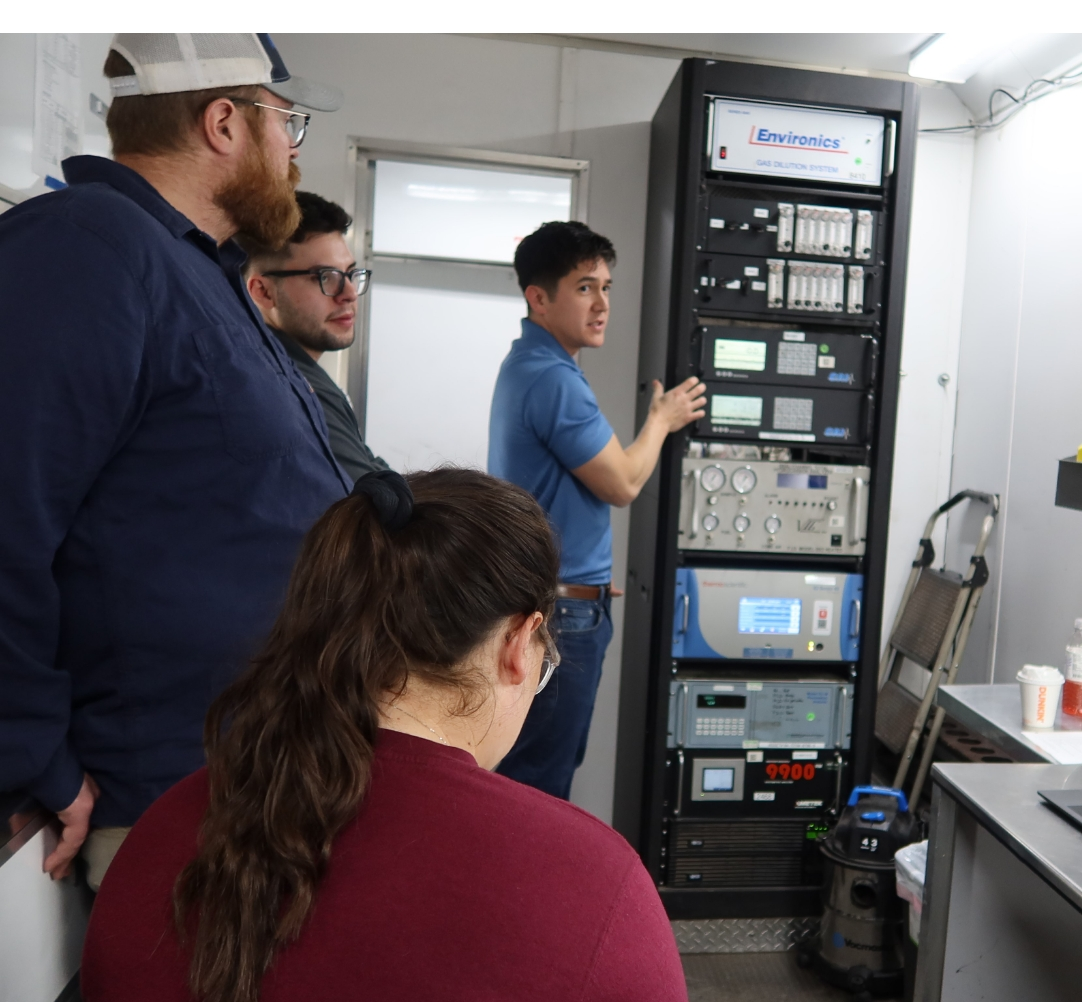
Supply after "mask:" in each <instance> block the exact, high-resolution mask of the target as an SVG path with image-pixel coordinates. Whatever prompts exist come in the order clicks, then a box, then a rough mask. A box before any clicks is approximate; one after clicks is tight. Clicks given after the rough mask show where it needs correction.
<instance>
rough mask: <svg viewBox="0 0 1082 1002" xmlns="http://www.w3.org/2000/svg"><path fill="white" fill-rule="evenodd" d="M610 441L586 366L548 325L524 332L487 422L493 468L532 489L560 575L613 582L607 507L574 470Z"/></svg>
mask: <svg viewBox="0 0 1082 1002" xmlns="http://www.w3.org/2000/svg"><path fill="white" fill-rule="evenodd" d="M610 438H612V426H611V425H610V424H609V422H608V421H606V420H605V415H604V414H602V413H601V409H600V408H599V407H598V406H597V398H596V397H595V396H594V391H593V390H592V389H591V388H590V384H589V383H588V382H587V381H586V376H585V375H583V372H582V369H580V368H579V367H578V364H577V363H576V362H575V360H574V359H573V358H572V357H571V356H570V355H569V354H568V353H567V351H565V350H564V348H563V347H562V345H561V344H560V342H559V341H557V340H556V338H554V337H553V336H552V335H551V334H550V333H549V332H548V331H547V330H545V328H544V327H540V326H539V325H537V324H535V323H534V322H533V321H532V320H523V321H522V337H520V338H519V339H518V340H517V341H514V342H513V343H512V344H511V352H510V354H509V355H508V356H507V358H505V359H504V360H503V364H502V365H501V366H500V374H499V376H497V378H496V389H495V390H494V391H493V394H492V411H491V413H490V416H489V424H488V472H489V473H491V474H492V475H493V476H494V477H500V478H502V479H503V480H510V481H511V483H513V484H518V486H519V487H522V488H524V489H525V490H527V491H529V492H530V493H531V494H532V495H533V496H534V497H535V498H536V499H537V502H538V504H540V505H541V507H542V508H544V509H545V512H546V514H547V515H548V517H549V522H550V523H551V524H552V527H553V529H554V530H555V531H556V535H557V537H558V539H559V541H560V580H561V581H566V582H570V583H574V584H591V585H594V584H608V583H609V582H610V581H611V580H612V525H611V521H610V517H609V516H610V511H609V506H608V504H606V503H605V502H604V501H602V500H601V499H600V498H599V497H598V496H597V495H596V494H594V493H593V491H591V490H590V488H589V487H587V486H586V485H585V484H584V483H583V482H582V481H581V480H579V479H578V477H576V476H575V475H574V474H573V473H572V472H571V471H572V470H574V469H577V468H578V467H580V466H582V465H583V463H587V462H589V461H590V460H591V459H593V458H594V456H596V455H597V454H598V453H599V452H600V451H601V450H602V449H604V448H605V446H606V445H607V444H608V442H609V439H610Z"/></svg>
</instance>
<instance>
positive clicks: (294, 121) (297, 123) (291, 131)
mask: <svg viewBox="0 0 1082 1002" xmlns="http://www.w3.org/2000/svg"><path fill="white" fill-rule="evenodd" d="M229 100H230V101H232V102H233V103H234V104H250V105H251V106H252V107H253V108H266V109H268V110H269V111H277V112H279V113H280V114H282V115H288V116H289V117H288V118H287V119H286V122H285V126H286V135H287V136H289V148H290V149H293V150H295V149H296V148H297V147H298V146H300V144H301V143H303V142H304V134H305V133H306V132H307V131H308V123H309V122H310V121H311V120H312V116H311V115H309V114H308V112H306V111H293V110H291V109H290V108H279V107H277V106H276V105H273V104H263V103H262V102H261V101H249V100H248V99H247V98H246V97H231V98H230V99H229Z"/></svg>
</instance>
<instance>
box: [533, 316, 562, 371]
mask: <svg viewBox="0 0 1082 1002" xmlns="http://www.w3.org/2000/svg"><path fill="white" fill-rule="evenodd" d="M522 343H523V346H524V347H528V348H543V349H546V350H547V351H550V352H552V354H553V355H556V356H557V357H559V358H566V359H567V360H568V361H569V362H571V363H572V364H574V363H575V360H574V359H573V358H572V357H571V353H570V352H569V351H568V350H567V349H566V348H565V347H564V346H563V345H562V344H560V342H559V341H557V340H556V338H554V337H553V336H552V335H551V334H550V333H549V332H548V331H547V330H545V328H544V327H542V326H541V325H540V324H535V323H534V322H533V321H532V320H530V319H529V318H528V317H523V318H522Z"/></svg>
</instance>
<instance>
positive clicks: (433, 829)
mask: <svg viewBox="0 0 1082 1002" xmlns="http://www.w3.org/2000/svg"><path fill="white" fill-rule="evenodd" d="M206 806H207V779H206V773H205V771H202V770H201V771H200V772H197V773H195V774H194V775H193V776H189V777H188V778H187V779H185V780H183V781H182V782H180V783H178V784H177V785H176V786H174V787H173V788H172V789H171V790H169V791H168V792H167V793H166V794H164V795H163V796H162V797H161V798H160V799H159V800H158V801H156V802H155V803H154V805H153V806H152V807H151V808H150V809H149V810H148V811H147V812H146V814H145V815H144V816H143V817H142V819H141V820H140V821H139V823H138V824H137V825H136V826H135V828H134V829H133V830H132V832H131V834H130V835H129V836H128V838H127V840H126V841H125V842H124V845H123V846H122V847H121V849H120V852H119V853H118V854H117V857H116V859H115V860H114V862H113V864H112V866H111V867H110V868H109V872H108V874H107V875H106V877H105V880H104V882H103V884H102V888H101V893H100V894H99V895H98V898H97V901H96V902H95V904H94V911H93V914H92V915H91V919H90V928H89V931H88V933H87V938H86V947H85V950H84V953H83V968H82V975H81V983H82V994H83V998H84V999H85V1000H86V1002H129V1000H130V1002H136V1000H138V1002H146V1000H147V999H154V1000H155V1002H189V1000H190V998H191V996H190V995H189V993H188V990H187V969H188V956H187V955H186V954H185V953H184V952H183V951H182V950H181V949H180V947H179V946H178V942H177V938H176V933H175V931H174V927H173V922H172V917H171V898H170V895H171V893H172V888H173V882H174V881H175V880H176V877H177V874H178V873H179V872H180V870H181V869H182V868H183V866H184V865H185V864H186V863H187V862H188V861H189V860H190V859H191V858H192V857H193V856H194V854H195V845H196V832H197V830H198V826H199V823H200V820H201V819H202V816H203V813H204V811H205V810H206ZM261 999H262V1002H279V1000H286V999H288V1000H290V1002H301V1000H307V999H311V1000H313V1002H314V1000H320V1002H324V1000H326V999H365V1000H369V999H371V1000H379V1002H390V1000H396V999H400V1000H403V1002H417V1000H418V999H425V1000H430V1002H444V1000H447V1002H451V1000H461V1002H487V1000H491V1002H497V1000H499V1002H511V1000H514V1002H529V1000H534V999H536V1000H539V1002H540V1000H545V1002H553V1000H556V999H559V1000H561V1002H564V1000H576V1002H597V1000H602V999H604V1000H614V1002H615V1000H620V1002H636V1000H641V1002H675V1000H680V1002H684V1000H686V999H687V990H686V988H685V985H684V976H683V972H682V971H681V967H680V958H679V956H678V954H677V952H676V944H675V943H674V941H673V936H672V930H671V928H670V926H669V923H668V921H667V919H666V917H665V912H664V910H663V908H662V906H661V902H660V900H659V899H658V895H657V891H656V890H655V889H654V886H653V884H652V883H651V881H650V878H649V876H648V875H647V873H646V871H645V870H644V869H643V866H642V864H641V863H640V861H639V858H638V856H636V855H635V853H634V852H633V851H632V849H631V847H630V846H629V845H628V844H627V843H626V842H625V841H624V840H623V839H622V838H621V837H620V836H619V835H617V834H616V832H614V831H613V830H612V829H611V828H609V827H607V826H606V825H604V824H602V823H601V822H600V821H598V820H597V819H596V818H594V817H592V816H591V815H589V814H587V813H586V812H585V811H581V810H579V809H578V808H577V807H573V806H572V805H570V804H567V803H565V802H563V801H561V800H556V799H555V798H554V797H550V796H548V795H547V794H544V793H541V792H539V791H538V790H534V789H532V788H531V787H528V786H523V785H521V784H519V783H516V782H514V781H513V780H510V779H506V778H505V777H503V776H499V775H496V774H495V773H491V772H488V771H486V770H485V769H482V768H480V767H479V766H478V765H477V763H476V762H475V761H474V760H473V757H472V756H471V755H469V754H468V753H467V752H464V751H460V750H459V749H457V748H447V747H444V746H443V745H439V744H436V743H435V742H433V741H426V740H424V739H423V738H416V737H411V736H410V735H407V734H401V733H398V732H395V731H380V740H379V745H378V748H377V752H376V760H375V764H374V767H373V775H372V784H371V786H370V787H369V790H368V792H367V794H366V795H365V798H364V802H363V803H362V805H361V808H360V811H359V812H358V815H357V819H356V820H355V821H353V822H351V823H350V824H349V825H348V826H347V827H346V828H345V829H344V830H343V831H342V833H341V835H339V837H338V840H337V841H336V842H335V846H334V852H333V854H332V857H331V861H330V864H329V866H328V869H327V874H326V876H325V878H324V880H323V883H322V884H321V886H320V888H319V891H318V895H317V898H316V905H315V908H314V909H313V911H312V913H311V914H310V916H309V919H308V924H307V926H306V928H305V930H304V931H303V932H302V933H301V936H300V938H299V939H298V940H297V942H296V943H294V944H293V945H291V946H289V947H287V948H286V949H285V950H283V951H282V952H281V953H279V954H278V956H277V958H276V959H275V961H274V964H273V966H272V967H271V970H270V971H269V972H268V974H267V976H266V977H265V978H264V980H263V991H262V996H261Z"/></svg>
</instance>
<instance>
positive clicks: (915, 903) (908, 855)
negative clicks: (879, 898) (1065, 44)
mask: <svg viewBox="0 0 1082 1002" xmlns="http://www.w3.org/2000/svg"><path fill="white" fill-rule="evenodd" d="M927 867H928V840H927V839H925V840H924V841H923V842H914V843H913V844H912V845H907V846H903V847H902V848H901V849H899V850H898V851H897V852H896V853H895V854H894V873H895V882H896V886H897V888H898V897H900V898H901V899H902V900H903V901H905V902H906V903H908V905H909V938H910V939H911V940H913V942H914V943H915V944H917V945H920V911H921V905H922V904H923V903H924V872H925V870H926V869H927Z"/></svg>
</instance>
